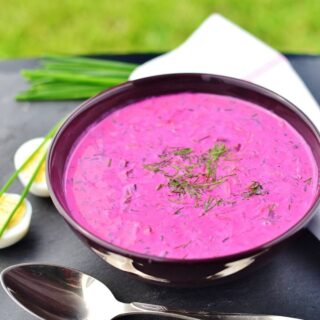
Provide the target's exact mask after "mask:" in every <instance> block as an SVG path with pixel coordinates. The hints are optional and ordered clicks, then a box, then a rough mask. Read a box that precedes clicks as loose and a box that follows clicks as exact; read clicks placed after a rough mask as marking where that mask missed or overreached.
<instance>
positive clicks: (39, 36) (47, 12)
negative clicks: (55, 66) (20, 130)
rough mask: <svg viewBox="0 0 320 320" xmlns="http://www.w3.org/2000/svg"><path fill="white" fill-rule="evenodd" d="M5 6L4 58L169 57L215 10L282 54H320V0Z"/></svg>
mask: <svg viewBox="0 0 320 320" xmlns="http://www.w3.org/2000/svg"><path fill="white" fill-rule="evenodd" d="M0 4H1V10H0V58H15V57H34V56H41V55H44V54H92V53H106V52H123V53H126V52H163V51H168V50H170V49H172V48H174V47H176V46H178V45H179V44H180V43H181V42H182V41H184V40H185V39H186V38H187V37H188V35H189V34H190V33H191V32H192V31H193V30H194V29H195V28H197V26H198V25H199V24H200V23H201V22H202V21H203V20H204V19H205V18H206V17H208V16H209V15H210V14H211V13H213V12H219V13H221V14H223V15H224V16H225V17H227V18H228V19H231V20H232V21H234V22H235V23H237V24H239V25H240V26H242V27H243V28H245V29H247V30H248V31H250V32H251V33H253V34H254V35H256V36H258V37H260V38H261V39H263V40H264V41H265V42H267V43H269V44H270V45H272V46H273V47H275V48H276V49H278V50H280V51H282V52H286V53H289V52H290V53H297V52H299V53H301V52H304V53H319V52H320V37H319V35H320V1H319V0H304V1H300V0H161V1H159V0H112V1H110V0H93V1H89V0H56V1H45V0H27V1H24V0H0Z"/></svg>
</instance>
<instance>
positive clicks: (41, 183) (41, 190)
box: [14, 138, 51, 197]
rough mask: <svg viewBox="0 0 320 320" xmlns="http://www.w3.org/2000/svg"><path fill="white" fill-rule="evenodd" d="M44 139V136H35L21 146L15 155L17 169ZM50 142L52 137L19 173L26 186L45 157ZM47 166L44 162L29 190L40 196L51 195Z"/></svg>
mask: <svg viewBox="0 0 320 320" xmlns="http://www.w3.org/2000/svg"><path fill="white" fill-rule="evenodd" d="M43 140H44V138H35V139H32V140H28V141H27V142H25V143H24V144H23V145H21V146H20V147H19V149H18V150H17V151H16V153H15V155H14V166H15V168H16V170H17V169H18V168H20V167H21V166H22V165H23V163H24V162H25V161H26V160H27V159H28V157H30V155H31V154H32V153H33V152H34V151H35V150H36V149H37V148H38V147H39V146H40V144H41V143H42V142H43ZM50 143H51V139H50V140H49V141H48V142H47V143H46V144H45V145H44V146H43V147H42V148H41V149H40V150H39V151H38V152H37V153H36V154H35V155H34V156H33V157H32V159H31V160H30V161H29V163H28V164H27V165H26V166H25V168H24V169H23V170H22V171H21V172H20V173H19V179H20V181H21V183H22V184H23V186H26V185H27V184H28V182H29V180H30V178H31V177H32V175H33V173H34V171H35V170H36V167H37V165H38V164H39V161H40V160H41V158H42V157H43V155H44V153H45V152H46V151H47V150H48V147H49V145H50ZM45 167H46V164H45V163H43V165H42V167H41V168H40V171H39V173H38V174H37V176H36V178H35V180H34V182H33V183H32V186H31V188H30V190H29V192H30V193H32V194H34V195H36V196H39V197H49V190H48V185H47V182H46V174H45Z"/></svg>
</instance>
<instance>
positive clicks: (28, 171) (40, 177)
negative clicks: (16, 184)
mask: <svg viewBox="0 0 320 320" xmlns="http://www.w3.org/2000/svg"><path fill="white" fill-rule="evenodd" d="M46 151H47V147H46V146H44V147H43V148H41V149H40V150H39V151H38V152H37V153H36V154H35V155H34V156H33V157H32V158H31V159H30V161H29V162H28V163H27V165H26V166H25V168H24V169H23V171H22V172H23V174H24V175H25V177H26V178H27V179H28V180H29V179H30V178H31V177H32V175H33V173H34V171H35V170H36V168H37V166H38V164H39V162H40V161H41V159H42V157H43V155H44V153H45V152H46ZM45 172H46V164H45V162H44V163H43V164H42V165H41V168H40V170H39V172H38V174H37V176H36V178H35V180H34V182H45V178H46V174H45Z"/></svg>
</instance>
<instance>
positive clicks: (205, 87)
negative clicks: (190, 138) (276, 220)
mask: <svg viewBox="0 0 320 320" xmlns="http://www.w3.org/2000/svg"><path fill="white" fill-rule="evenodd" d="M179 92H203V93H213V94H219V95H227V96H233V97H236V98H239V99H242V100H246V101H250V102H252V103H254V104H257V105H259V106H261V107H263V108H266V109H268V110H271V111H272V112H274V113H275V114H277V115H278V116H280V117H282V118H283V119H285V120H286V121H288V122H289V123H290V124H291V125H292V126H294V127H295V129H296V130H297V131H298V132H299V133H300V134H301V135H302V136H303V137H304V139H305V141H306V142H307V143H308V144H309V145H310V146H311V149H312V152H313V155H314V158H315V160H316V162H317V165H318V167H319V168H320V134H319V132H318V131H317V129H316V128H315V127H314V125H313V124H312V122H311V121H310V120H309V119H308V118H307V117H306V116H305V115H304V114H303V113H302V112H301V111H299V110H298V109H297V108H296V107H295V106H294V105H293V104H291V103H290V102H289V101H287V100H285V99H284V98H282V97H281V96H279V95H277V94H275V93H274V92H272V91H269V90H267V89H265V88H262V87H260V86H257V85H254V84H252V83H249V82H246V81H243V80H239V79H233V78H229V77H223V76H217V75H209V74H173V75H162V76H155V77H149V78H144V79H140V80H135V81H129V82H126V83H124V84H122V85H120V86H117V87H114V88H112V89H109V90H107V91H104V92H102V93H100V94H99V95H97V96H95V97H93V98H91V99H89V100H87V101H85V102H84V103H83V104H81V105H80V106H79V107H78V108H77V109H76V110H75V111H74V112H73V113H72V114H71V115H70V116H69V117H68V119H67V120H66V121H65V122H64V124H63V125H62V126H61V128H60V130H59V131H58V133H57V134H56V136H55V138H54V140H53V142H52V145H51V148H50V151H49V155H48V160H47V181H48V185H49V191H50V195H51V197H52V200H53V202H54V204H55V206H56V207H57V209H58V211H59V212H60V214H61V215H62V216H63V218H64V219H65V221H66V222H67V223H68V224H69V226H70V227H71V229H72V230H73V231H74V232H75V233H76V234H77V235H78V236H79V237H80V238H81V239H82V240H83V241H84V243H86V245H87V246H88V247H89V248H91V249H92V250H93V251H94V252H95V253H96V254H97V255H99V256H100V257H101V258H102V259H104V260H105V261H106V262H108V263H109V264H111V265H112V266H114V267H116V268H118V269H120V270H123V271H125V272H128V273H131V274H134V275H135V276H137V277H139V278H142V279H145V280H148V281H151V282H154V283H158V284H166V285H172V286H195V285H207V284H210V283H211V282H217V281H218V280H222V279H227V278H230V279H231V278H232V277H234V276H237V275H238V274H242V273H244V271H247V270H250V269H252V268H254V267H255V266H258V265H259V264H261V262H265V261H266V260H267V259H268V257H270V256H272V255H273V254H274V253H276V252H277V251H278V250H277V249H280V248H281V247H282V246H283V245H284V244H285V243H287V242H288V240H289V239H291V238H292V237H293V236H295V235H297V234H298V231H300V230H301V229H302V228H303V227H305V226H306V225H307V223H308V222H309V221H310V219H311V218H312V216H313V215H314V214H315V212H316V208H317V207H318V206H319V203H320V199H319V195H320V189H319V188H318V190H317V197H316V201H315V202H314V204H313V206H312V208H311V209H310V210H309V212H308V213H307V214H306V215H305V216H304V217H303V218H302V219H301V220H300V221H299V222H298V223H297V224H296V225H294V226H293V227H292V228H291V229H289V230H288V231H287V232H286V233H285V234H283V235H281V236H280V237H277V238H276V239H274V240H272V241H271V242H268V243H266V244H264V245H262V246H260V247H258V248H254V249H252V250H248V251H245V252H240V253H237V254H233V255H228V256H225V257H218V258H210V259H193V260H191V259H190V260H179V259H168V258H160V257H153V256H148V255H144V254H139V253H135V252H131V251H128V250H125V249H122V248H119V247H116V246H114V245H112V244H110V243H108V242H106V241H104V240H102V239H100V238H98V237H96V236H95V235H93V234H92V233H89V232H88V231H87V230H85V229H84V228H83V227H81V226H80V225H79V224H78V223H77V222H76V221H75V220H74V219H73V218H72V213H71V212H70V211H69V209H68V206H67V203H66V199H65V195H64V189H63V176H64V169H65V165H66V161H67V157H68V154H69V152H70V149H71V148H72V146H73V144H74V142H75V141H76V140H77V139H78V138H79V136H80V135H81V134H82V132H83V131H84V130H85V129H86V128H87V127H88V126H89V125H90V124H92V123H94V122H95V121H96V120H97V119H99V118H100V117H101V116H103V115H104V114H106V113H108V112H110V111H111V110H114V109H115V108H117V107H121V106H123V105H127V104H130V103H132V102H134V101H138V100H141V99H144V98H148V97H151V96H157V95H163V94H174V93H179Z"/></svg>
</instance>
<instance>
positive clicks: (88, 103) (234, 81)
mask: <svg viewBox="0 0 320 320" xmlns="http://www.w3.org/2000/svg"><path fill="white" fill-rule="evenodd" d="M186 77H189V78H194V81H199V80H201V81H204V80H208V79H215V80H223V81H226V82H227V83H228V84H229V85H236V86H239V85H242V87H244V88H245V89H247V90H253V91H256V92H258V93H259V94H262V95H264V96H267V97H269V98H271V99H273V100H276V101H278V102H279V103H280V104H281V105H282V106H283V107H285V108H288V109H290V110H291V111H293V112H294V114H295V115H296V116H297V117H299V118H300V120H302V121H303V122H304V123H305V124H306V125H307V126H308V127H309V128H310V129H311V130H312V132H313V133H314V135H315V136H316V137H317V140H318V143H319V145H320V132H319V130H318V129H317V127H316V126H315V125H314V123H313V122H312V121H311V120H310V119H309V117H308V116H306V114H305V113H304V112H303V111H301V110H300V109H299V108H298V107H297V106H295V105H294V104H293V103H292V102H290V101H289V100H288V99H286V98H284V97H282V96H281V95H280V94H278V93H275V92H274V91H272V90H270V89H267V88H265V87H262V86H260V85H257V84H255V83H252V82H250V81H246V80H243V79H238V78H234V77H228V76H222V75H216V74H207V73H173V74H163V75H156V76H150V77H145V78H141V79H137V80H129V81H126V82H124V83H122V84H119V85H117V86H114V87H112V88H109V89H106V90H104V91H102V92H100V93H98V94H97V95H95V96H93V97H92V98H90V99H88V100H85V101H84V102H82V103H81V104H80V105H78V106H77V107H76V108H75V109H74V110H73V111H72V112H71V113H70V114H69V115H68V116H67V117H66V118H65V120H64V121H63V123H62V125H61V126H60V127H59V129H58V130H57V132H56V134H55V136H54V138H53V139H52V143H51V145H50V148H49V151H48V156H47V160H46V180H47V184H48V189H49V193H50V197H51V199H52V201H53V203H54V205H55V207H56V208H57V210H58V212H59V214H60V215H61V216H62V217H63V218H64V220H65V221H66V222H67V223H68V224H69V226H70V227H71V229H74V230H75V231H76V232H77V233H79V234H80V235H81V236H83V237H84V238H85V239H88V240H90V241H91V242H93V243H95V244H97V245H99V246H101V247H102V248H104V249H106V250H108V251H110V252H113V253H116V254H119V255H121V256H125V257H128V258H132V259H136V260H138V259H139V260H146V261H148V262H160V263H166V264H196V263H214V262H217V263H219V262H228V261H234V260H240V259H244V258H248V257H252V256H256V255H259V254H260V253H263V252H265V251H268V250H269V249H270V248H271V247H273V246H275V245H277V244H279V243H281V242H283V241H285V240H286V239H288V238H290V237H292V236H293V235H294V234H296V233H297V232H298V231H300V230H301V229H303V228H304V227H305V226H306V225H307V223H308V222H309V221H310V220H311V219H312V218H313V216H314V215H315V213H316V210H317V208H318V207H319V206H320V197H319V196H318V197H317V198H315V200H314V203H313V205H312V206H311V207H310V208H309V210H308V211H307V212H306V214H305V215H304V216H303V217H302V218H301V219H300V220H298V221H297V223H295V224H294V225H293V226H291V227H290V228H289V229H288V230H287V231H286V232H284V233H283V234H281V235H279V236H278V237H276V238H274V239H272V240H270V241H268V242H266V243H263V244H262V245H259V246H256V247H254V248H251V249H248V250H244V251H240V252H236V253H232V254H228V255H224V256H217V257H205V258H195V259H181V258H166V257H159V256H154V255H147V254H143V253H139V252H135V251H131V250H128V249H125V248H121V247H119V246H116V245H114V244H111V243H109V242H107V241H106V240H103V239H102V238H100V237H98V236H96V235H94V234H93V233H91V232H90V231H88V230H87V229H85V228H84V227H82V226H81V225H80V224H79V223H78V222H77V221H76V220H75V219H74V218H73V217H72V215H71V212H70V214H68V213H67V212H66V211H65V210H64V208H63V206H62V205H61V204H60V202H59V200H58V198H57V197H56V195H55V191H54V188H53V186H52V184H51V179H50V175H51V161H52V156H53V153H54V150H55V147H56V145H57V143H58V141H59V139H60V137H61V136H62V135H63V132H64V130H65V128H67V127H68V126H69V125H70V123H71V122H73V121H74V120H75V119H76V118H77V117H78V116H79V115H80V114H81V113H82V112H84V111H85V110H87V109H88V108H90V107H92V106H94V105H95V104H97V103H99V102H101V101H103V100H104V99H107V98H108V97H110V96H113V95H117V94H121V92H123V91H125V90H127V89H130V88H131V87H132V86H134V85H137V84H139V85H141V84H143V83H145V82H149V81H151V80H154V81H156V80H160V81H164V80H167V79H168V78H175V79H176V80H178V79H183V78H186ZM181 92H182V91H181ZM217 94H218V93H217ZM162 95H165V94H162ZM146 98H147V97H146ZM238 99H242V98H238ZM242 100H245V99H242ZM128 105H130V103H129V104H128ZM261 107H262V108H264V106H261ZM279 117H280V116H279ZM318 171H319V170H318ZM318 179H319V176H318Z"/></svg>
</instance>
